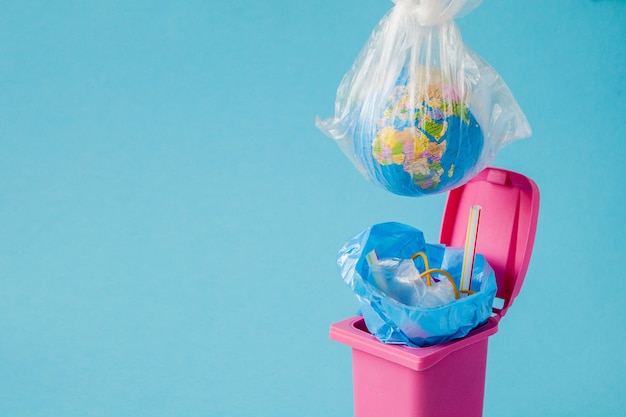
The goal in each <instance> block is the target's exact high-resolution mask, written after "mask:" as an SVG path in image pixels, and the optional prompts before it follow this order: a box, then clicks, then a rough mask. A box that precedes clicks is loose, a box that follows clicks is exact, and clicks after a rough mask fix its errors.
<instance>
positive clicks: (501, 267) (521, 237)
mask: <svg viewBox="0 0 626 417" xmlns="http://www.w3.org/2000/svg"><path fill="white" fill-rule="evenodd" d="M474 204H479V205H480V206H481V207H482V212H481V219H480V228H479V231H478V242H477V252H478V253H481V254H483V255H484V256H485V257H486V258H487V260H488V261H489V263H490V264H491V265H492V266H493V268H494V271H495V273H496V280H497V281H498V293H497V296H498V297H500V298H502V299H503V300H504V306H503V307H502V308H501V309H499V310H497V309H494V313H495V314H494V316H493V317H491V318H490V319H489V320H488V321H487V323H486V324H485V325H483V326H481V327H479V328H477V329H474V330H473V331H472V332H470V334H469V335H467V336H466V337H464V338H462V339H458V340H453V341H450V342H447V343H443V344H440V345H436V346H431V347H427V348H411V347H408V346H401V345H386V344H384V343H381V342H380V341H378V339H376V338H375V337H374V336H372V335H371V334H370V333H369V332H368V331H367V328H366V326H365V323H364V320H363V318H362V317H360V316H355V317H351V318H349V319H346V320H343V321H341V322H338V323H335V324H333V325H332V326H331V328H330V337H331V339H333V340H335V341H337V342H341V343H344V344H346V345H348V346H351V347H352V368H353V378H354V381H353V385H354V415H355V416H356V417H380V416H389V417H390V416H394V417H417V416H420V417H450V416H456V417H479V416H482V409H483V398H484V386H485V374H486V362H487V344H488V338H489V336H491V335H492V334H495V333H496V332H497V331H498V323H499V320H500V318H501V317H502V316H503V315H504V314H505V312H506V310H507V309H508V308H509V307H510V306H511V304H512V302H513V299H514V298H515V296H517V294H518V293H519V291H520V288H521V285H522V283H523V280H524V276H525V274H526V270H527V268H528V263H529V261H530V255H531V252H532V247H533V243H534V238H535V230H536V227H537V217H538V213H539V190H538V188H537V186H536V184H535V183H534V182H533V181H532V180H530V179H528V178H526V177H524V176H523V175H520V174H517V173H514V172H511V171H506V170H503V169H497V168H487V169H485V170H484V171H482V172H481V173H480V174H479V175H478V176H476V177H475V178H474V179H472V180H471V181H470V182H469V183H468V184H466V185H465V186H463V187H460V188H457V189H455V190H452V191H451V192H450V194H449V196H448V200H447V202H446V208H445V211H444V217H443V223H442V228H441V238H440V242H441V243H445V244H446V245H449V246H458V247H463V246H464V243H465V233H466V228H467V220H468V215H469V208H470V207H471V206H472V205H474Z"/></svg>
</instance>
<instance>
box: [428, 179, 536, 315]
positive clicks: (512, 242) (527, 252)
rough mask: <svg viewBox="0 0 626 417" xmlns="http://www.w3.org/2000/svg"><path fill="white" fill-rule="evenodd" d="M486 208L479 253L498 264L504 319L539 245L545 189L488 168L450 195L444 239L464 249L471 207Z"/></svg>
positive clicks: (494, 267) (442, 236) (490, 261)
mask: <svg viewBox="0 0 626 417" xmlns="http://www.w3.org/2000/svg"><path fill="white" fill-rule="evenodd" d="M473 205H480V206H481V207H482V210H481V214H480V224H479V229H478V237H477V243H476V252H477V253H480V254H482V255H484V256H485V258H486V259H487V261H488V262H489V264H490V265H491V266H492V268H493V270H494V272H495V275H496V281H497V282H498V292H497V294H496V297H498V298H501V299H502V300H503V305H502V307H501V308H494V311H495V312H496V314H497V315H498V316H499V317H502V316H504V314H505V313H506V310H507V309H508V308H509V307H510V306H511V305H512V304H513V300H514V299H515V297H516V296H517V294H519V291H520V289H521V287H522V284H523V282H524V277H525V275H526V270H527V269H528V263H529V262H530V256H531V253H532V249H533V244H534V242H535V231H536V228H537V219H538V216H539V189H538V187H537V185H536V184H535V183H534V182H533V181H532V180H531V179H529V178H527V177H525V176H523V175H521V174H518V173H515V172H512V171H507V170H504V169H499V168H486V169H485V170H483V171H481V172H480V173H479V174H478V175H477V176H476V177H474V178H473V179H472V180H470V181H469V182H468V183H467V184H465V185H464V186H462V187H459V188H456V189H454V190H452V191H450V193H449V194H448V199H447V201H446V207H445V210H444V215H443V221H442V225H441V235H440V238H439V241H440V242H441V243H443V244H445V245H447V246H456V247H464V245H465V237H466V233H467V223H468V219H469V212H470V208H471V207H472V206H473Z"/></svg>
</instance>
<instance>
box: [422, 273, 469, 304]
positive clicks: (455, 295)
mask: <svg viewBox="0 0 626 417" xmlns="http://www.w3.org/2000/svg"><path fill="white" fill-rule="evenodd" d="M430 274H441V275H443V276H445V277H446V278H448V281H450V284H452V289H453V290H454V298H456V299H457V300H458V299H459V297H460V296H459V290H458V289H457V288H456V283H455V282H454V278H452V275H450V273H449V272H448V271H444V270H443V269H438V268H433V269H429V270H427V271H425V272H422V273H421V274H420V277H422V278H423V277H424V275H428V276H429V277H430ZM430 285H431V284H428V286H429V287H430Z"/></svg>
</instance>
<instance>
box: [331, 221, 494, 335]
mask: <svg viewBox="0 0 626 417" xmlns="http://www.w3.org/2000/svg"><path fill="white" fill-rule="evenodd" d="M372 250H376V253H377V255H378V258H379V259H383V258H399V259H411V258H412V257H413V255H415V254H416V253H417V252H424V253H425V254H426V256H427V258H428V261H429V267H430V268H440V269H443V270H446V271H448V272H449V273H450V275H452V277H453V279H454V281H455V283H456V285H457V287H458V286H459V281H460V277H461V268H462V264H463V249H462V248H452V247H446V246H445V245H441V244H428V243H426V242H425V240H424V235H423V233H422V232H421V231H419V230H418V229H416V228H414V227H411V226H408V225H405V224H401V223H395V222H389V223H381V224H376V225H374V226H371V227H369V228H367V229H366V230H364V231H363V232H361V233H359V234H358V235H356V236H354V237H353V238H352V239H350V240H349V241H348V242H346V244H345V245H344V246H343V248H341V250H340V251H339V254H338V257H337V263H338V264H339V267H340V268H341V275H342V277H343V279H344V281H345V282H346V283H347V284H348V285H349V286H350V288H352V291H354V293H355V294H356V296H357V298H358V300H359V303H360V307H361V314H362V315H363V318H364V319H365V324H366V325H367V328H368V330H369V331H370V333H372V334H373V335H374V336H376V338H378V339H379V340H380V341H381V342H384V343H389V344H404V345H408V346H412V347H426V346H432V345H436V344H439V343H443V342H447V341H449V340H452V339H457V338H461V337H464V336H466V335H467V334H468V333H469V332H470V331H471V330H472V329H474V328H475V327H477V326H479V325H481V324H483V323H484V322H485V321H486V320H487V319H488V318H489V317H490V315H491V308H492V306H493V301H494V298H495V295H496V290H497V284H496V277H495V274H494V272H493V269H492V268H491V266H489V264H488V263H487V261H486V260H485V258H484V257H483V256H482V255H478V254H477V255H476V258H475V260H474V269H473V275H472V284H471V288H470V290H472V291H474V293H473V294H471V295H467V296H462V297H461V298H459V299H458V300H454V301H451V302H449V303H447V304H445V305H441V306H439V307H432V308H426V307H416V306H411V305H407V304H403V303H401V302H399V301H398V300H397V298H398V297H396V298H392V297H390V296H388V295H386V294H385V293H384V292H383V291H381V290H380V289H379V287H378V285H377V284H376V280H375V279H374V277H373V275H372V273H371V272H370V267H369V264H368V262H367V259H366V256H367V255H368V254H369V253H370V252H371V251H372ZM419 262H420V261H419V260H418V261H416V265H417V267H418V269H420V270H421V271H424V267H423V264H422V265H420V264H419Z"/></svg>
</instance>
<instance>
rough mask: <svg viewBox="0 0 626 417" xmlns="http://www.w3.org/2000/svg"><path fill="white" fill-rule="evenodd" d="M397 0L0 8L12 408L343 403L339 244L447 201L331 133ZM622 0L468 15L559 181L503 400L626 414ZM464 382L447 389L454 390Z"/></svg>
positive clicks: (527, 159) (512, 320) (1, 338)
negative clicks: (347, 79) (366, 166)
mask: <svg viewBox="0 0 626 417" xmlns="http://www.w3.org/2000/svg"><path fill="white" fill-rule="evenodd" d="M391 6H392V3H391V2H389V1H386V0H344V1H339V2H337V1H331V0H309V1H286V0H266V1H263V2H256V1H244V0H230V1H219V2H218V1H211V2H206V1H184V2H163V1H161V2H157V1H137V2H125V1H102V2H81V1H56V2H45V1H12V2H10V1H0V416H12V417H20V416H29V417H37V416H108V417H110V416H133V415H146V416H302V417H306V416H350V415H352V386H351V384H352V381H351V379H352V376H351V356H350V349H349V348H348V347H346V346H344V345H341V344H338V343H335V342H332V341H330V340H329V338H328V329H329V325H330V324H331V323H333V322H336V321H339V320H341V319H343V318H346V317H348V316H351V315H352V314H354V313H355V311H356V309H357V301H356V298H355V297H354V296H353V295H352V293H351V292H350V290H349V289H348V288H347V286H346V285H345V284H344V283H343V282H342V281H341V279H340V277H339V271H338V268H337V266H336V264H335V261H334V258H335V254H336V252H337V250H338V249H339V248H340V247H341V245H342V244H343V243H344V242H345V240H347V239H348V238H349V237H350V236H352V235H354V234H356V233H357V232H359V231H361V230H362V229H364V228H366V227H367V226H369V225H371V224H374V223H378V222H382V221H392V220H393V221H400V222H404V223H408V224H411V225H414V226H416V227H418V228H420V229H422V230H423V231H424V232H425V234H426V238H427V240H429V241H431V242H432V241H436V240H437V238H438V229H439V222H440V218H441V213H442V210H443V205H444V202H445V195H438V196H434V197H428V198H421V199H419V198H418V199H411V198H406V197H397V196H394V195H391V194H389V193H387V192H385V191H384V190H382V189H379V188H377V187H376V186H374V185H372V184H370V183H368V182H366V181H365V180H364V179H363V178H362V177H361V176H360V174H359V173H358V172H357V171H356V170H355V169H354V167H353V166H352V165H351V164H350V163H349V162H348V160H347V159H346V158H345V157H344V156H343V154H342V153H341V152H340V150H339V148H338V147H337V146H336V145H335V144H334V143H333V142H332V141H331V140H330V139H328V138H327V137H325V136H324V135H323V134H322V133H321V132H319V131H318V130H317V129H316V128H315V126H314V119H315V116H316V115H320V116H322V117H327V116H329V115H331V113H332V112H333V105H334V97H335V91H336V88H337V86H338V84H339V81H340V79H341V77H342V76H343V74H344V73H345V71H347V69H348V68H349V66H350V65H351V63H352V61H353V59H354V57H355V56H356V54H357V52H358V51H359V50H360V48H361V47H362V45H363V44H364V42H365V40H366V39H367V36H368V35H369V33H370V32H371V30H372V28H373V27H374V26H375V24H376V23H377V22H378V20H379V19H380V18H381V17H382V16H383V14H384V13H385V12H386V11H387V10H388V9H389V8H390V7H391ZM625 22H626V3H625V2H624V1H615V0H614V1H610V0H605V1H591V0H573V1H568V2H557V1H543V0H532V1H531V0H526V1H513V0H507V1H496V0H487V1H485V2H484V3H483V4H482V5H481V6H480V7H479V8H478V9H476V10H475V11H474V12H472V13H471V14H469V15H467V16H466V17H464V18H462V19H461V20H459V26H460V27H461V30H462V34H463V36H464V40H465V42H466V43H467V45H468V46H469V47H471V48H472V49H474V50H475V51H477V52H478V53H479V54H480V55H482V56H483V57H484V58H485V59H486V60H487V61H488V62H490V63H491V64H492V65H493V66H494V68H496V70H497V71H498V72H499V73H500V74H501V75H502V76H503V78H504V79H505V80H506V82H507V84H508V85H509V87H510V88H511V90H512V91H513V93H514V94H515V96H516V98H517V99H518V102H519V103H520V106H521V107H522V108H523V109H524V111H525V112H526V115H527V117H528V119H529V121H530V123H531V125H532V127H533V130H534V135H533V137H532V138H530V139H527V140H524V141H520V142H516V143H514V144H511V145H510V146H508V147H506V148H505V149H503V150H502V151H501V152H500V153H499V155H498V157H497V159H496V160H495V162H494V165H495V166H499V167H504V168H507V169H511V170H514V171H518V172H521V173H524V174H525V175H527V176H529V177H531V178H533V179H534V180H535V181H536V182H537V184H538V185H539V187H540V189H541V192H542V206H541V214H540V222H539V228H538V232H537V238H536V244H535V250H534V255H533V259H532V262H531V265H530V268H529V271H528V275H527V279H526V282H525V284H524V288H523V290H522V292H521V294H520V296H519V298H518V299H517V300H516V303H515V305H514V306H513V308H511V309H510V310H509V313H508V314H507V316H506V318H505V319H504V320H503V321H502V323H501V326H500V331H499V332H498V333H497V334H496V335H495V336H493V337H492V338H491V339H490V352H489V357H488V369H487V385H486V393H485V416H524V417H529V416H568V417H571V416H585V417H587V416H590V415H594V416H618V415H623V414H624V412H626V389H625V388H624V384H623V379H624V375H626V360H625V355H624V352H625V351H626V342H624V328H625V326H624V322H625V321H624V320H625V319H626V317H625V316H626V307H625V306H624V293H625V292H626V280H625V279H624V269H625V267H626V261H625V259H626V257H625V254H626V244H625V243H624V242H625V239H624V233H625V232H626V228H625V221H624V205H625V204H626V193H625V190H626V187H625V186H624V175H623V169H624V162H625V161H626V145H625V142H624V141H625V140H626V139H625V135H624V128H626V122H625V120H626V119H625V118H624V113H626V92H625V89H624V85H625V84H626V72H625V71H624V68H625V66H626V23H625ZM442 388H445V387H442Z"/></svg>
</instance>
